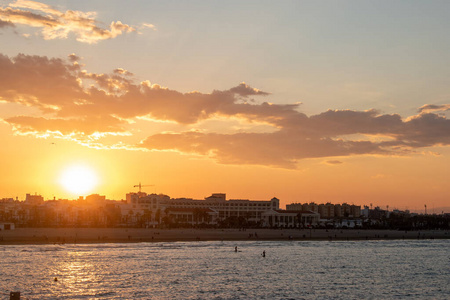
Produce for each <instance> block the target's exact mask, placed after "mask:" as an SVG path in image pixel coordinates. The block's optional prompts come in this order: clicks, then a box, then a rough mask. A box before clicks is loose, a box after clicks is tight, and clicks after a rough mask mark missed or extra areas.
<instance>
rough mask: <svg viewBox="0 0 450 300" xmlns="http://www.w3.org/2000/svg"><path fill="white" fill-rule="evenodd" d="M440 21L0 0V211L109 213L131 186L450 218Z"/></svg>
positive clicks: (265, 4) (396, 9)
mask: <svg viewBox="0 0 450 300" xmlns="http://www.w3.org/2000/svg"><path fill="white" fill-rule="evenodd" d="M449 11H450V1H356V0H355V1H110V0H108V1H96V0H90V1H84V0H83V1H44V2H35V1H25V0H24V1H1V0H0V45H1V48H0V137H1V147H0V166H1V173H0V198H3V197H14V198H16V197H19V199H24V197H25V194H26V193H32V194H34V193H37V194H41V195H43V196H44V197H45V198H46V199H52V198H53V197H56V198H57V199H58V198H70V199H73V198H77V197H78V196H79V195H83V196H85V195H87V194H90V193H99V194H102V195H106V196H107V198H109V199H116V200H119V199H123V198H124V197H125V194H126V193H127V192H131V191H137V188H134V187H133V186H134V185H136V184H139V182H141V183H142V185H152V186H147V187H143V190H144V191H147V192H156V193H164V194H167V195H169V196H171V197H174V198H176V197H191V198H197V199H203V198H204V197H206V196H209V195H210V194H211V193H226V194H227V198H241V199H252V200H269V199H270V198H272V197H277V198H279V199H280V201H281V206H282V207H284V205H285V204H289V203H292V202H302V203H303V202H311V201H314V202H316V203H325V202H331V203H342V202H347V203H350V204H357V205H361V206H363V205H369V204H370V203H372V204H373V205H374V206H377V205H378V206H380V207H382V208H386V205H389V209H394V208H398V209H402V210H404V209H409V210H423V208H424V204H426V205H427V207H428V211H429V212H432V211H433V210H435V212H437V213H440V212H441V210H442V208H443V207H447V208H446V209H444V211H447V212H450V184H449V182H450V147H449V146H450V121H449V119H448V117H449V116H450V31H449V28H450V18H449V17H448V12H449ZM73 174H75V175H73ZM71 176H72V177H71ZM82 180H84V181H86V182H87V183H86V184H87V186H83V183H80V184H81V186H80V188H79V189H78V190H77V187H76V186H75V187H72V188H71V186H70V185H71V181H73V182H79V181H82ZM83 187H85V189H83Z"/></svg>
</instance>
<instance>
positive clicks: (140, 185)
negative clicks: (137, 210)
mask: <svg viewBox="0 0 450 300" xmlns="http://www.w3.org/2000/svg"><path fill="white" fill-rule="evenodd" d="M143 186H155V185H154V184H141V183H140V182H139V184H136V185H134V186H133V187H138V188H139V193H140V192H141V188H142V187H143Z"/></svg>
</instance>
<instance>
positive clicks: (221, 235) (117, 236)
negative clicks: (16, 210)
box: [0, 228, 450, 245]
mask: <svg viewBox="0 0 450 300" xmlns="http://www.w3.org/2000/svg"><path fill="white" fill-rule="evenodd" d="M448 238H450V231H444V230H435V231H408V232H405V231H398V230H361V229H360V230H357V229H356V230H355V229H342V230H341V229H332V230H331V229H328V230H326V229H311V230H310V229H300V230H299V229H247V230H239V229H144V228H16V229H14V230H4V231H0V245H15V244H62V243H67V244H74V243H77V244H83V243H139V242H175V241H222V240H223V241H247V240H279V241H281V240H286V241H288V240H305V241H307V240H327V241H329V240H331V241H339V240H341V241H342V240H382V239H448Z"/></svg>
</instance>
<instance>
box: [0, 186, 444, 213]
mask: <svg viewBox="0 0 450 300" xmlns="http://www.w3.org/2000/svg"><path fill="white" fill-rule="evenodd" d="M138 193H140V192H139V191H138V192H134V191H131V192H128V193H126V194H125V196H126V195H127V194H138ZM142 194H145V195H165V196H169V197H170V199H192V200H200V201H201V200H206V198H208V197H209V196H204V197H203V198H201V199H200V198H192V197H189V196H185V197H176V198H174V197H171V196H170V195H169V194H167V193H152V192H151V193H147V192H145V191H142ZM214 194H225V195H226V194H227V193H223V192H220V193H215V192H214V193H211V195H214ZM27 195H30V196H40V197H42V198H43V201H44V202H45V201H64V200H67V201H79V200H83V201H84V200H87V199H86V198H87V197H89V196H96V195H98V196H101V197H105V200H108V201H126V199H124V198H121V199H117V198H108V197H106V196H105V195H103V194H102V193H98V192H92V193H90V194H87V195H84V196H78V197H75V198H61V197H56V196H53V198H48V197H47V198H46V197H44V196H42V195H40V194H37V193H34V194H31V193H26V194H25V197H24V198H22V199H19V196H16V197H2V198H0V200H8V199H12V200H13V201H20V202H25V201H26V197H27ZM274 197H275V198H278V197H276V196H272V197H268V198H264V199H248V198H228V197H227V198H226V201H229V200H245V201H270V199H272V198H274ZM279 200H280V201H281V200H282V199H279ZM289 204H317V205H322V204H333V205H339V204H348V205H356V206H359V207H361V208H366V207H367V208H370V209H377V208H378V209H381V210H385V211H390V212H392V211H395V210H398V211H409V212H411V213H418V214H427V215H433V214H437V215H439V214H448V213H450V206H446V207H434V206H433V207H428V206H427V209H426V210H425V208H423V209H410V208H408V207H405V208H400V207H391V206H389V205H388V206H386V207H380V206H377V205H373V204H372V203H368V204H365V203H363V204H358V203H347V202H339V203H338V202H335V203H332V202H316V201H310V202H302V201H297V202H290V203H286V204H285V205H280V209H286V205H289ZM425 205H426V204H425Z"/></svg>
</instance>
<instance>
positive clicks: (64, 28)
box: [0, 0, 136, 44]
mask: <svg viewBox="0 0 450 300" xmlns="http://www.w3.org/2000/svg"><path fill="white" fill-rule="evenodd" d="M96 16H97V14H96V13H95V12H81V11H73V10H67V11H65V12H64V11H59V10H57V9H55V8H53V7H51V6H49V5H47V4H44V3H40V2H35V1H27V0H17V1H16V2H13V3H10V4H9V7H0V28H2V27H5V25H4V24H13V25H15V24H20V25H26V26H31V27H36V28H40V29H41V34H42V36H43V37H44V39H46V40H52V39H65V38H68V36H69V34H70V33H72V34H74V35H75V37H76V40H77V41H79V42H83V43H89V44H92V43H96V42H98V41H100V40H106V39H111V38H115V37H117V36H119V35H121V34H123V33H130V32H133V31H136V28H134V27H132V26H130V25H127V24H123V23H122V22H120V21H115V22H114V21H113V22H111V24H110V25H109V28H107V29H105V28H101V27H99V26H98V25H97V24H98V22H97V20H96ZM2 24H3V26H2Z"/></svg>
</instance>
